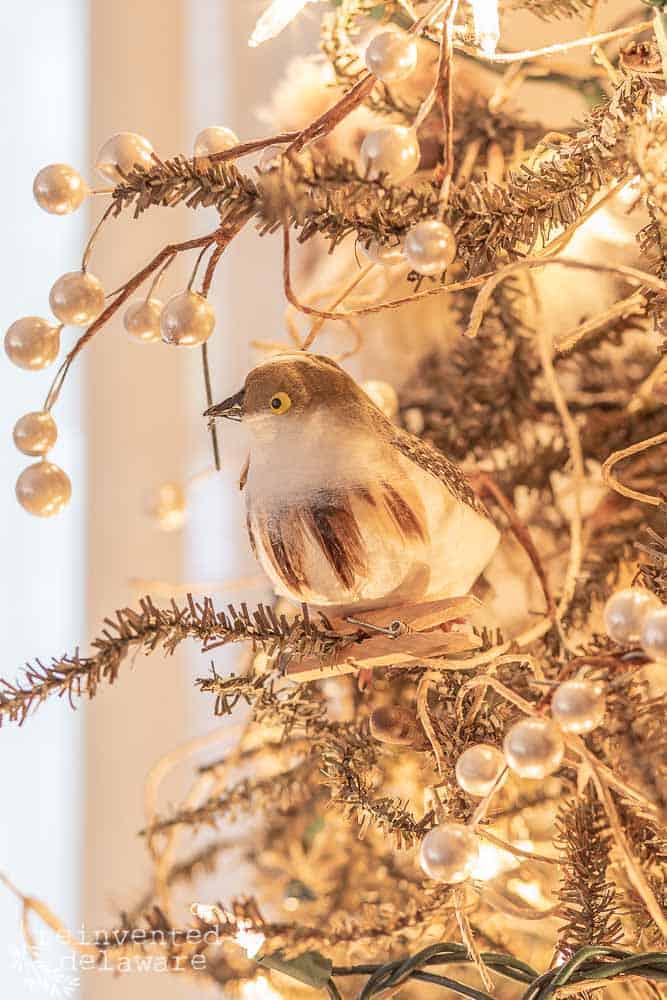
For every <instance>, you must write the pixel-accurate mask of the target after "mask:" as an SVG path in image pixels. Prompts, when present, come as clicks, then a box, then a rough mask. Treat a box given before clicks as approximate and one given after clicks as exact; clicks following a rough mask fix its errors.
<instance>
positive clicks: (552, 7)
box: [509, 0, 591, 21]
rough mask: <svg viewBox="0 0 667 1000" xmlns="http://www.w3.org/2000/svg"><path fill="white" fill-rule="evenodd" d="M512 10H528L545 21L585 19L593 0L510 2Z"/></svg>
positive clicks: (528, 0) (526, 0)
mask: <svg viewBox="0 0 667 1000" xmlns="http://www.w3.org/2000/svg"><path fill="white" fill-rule="evenodd" d="M509 6H510V7H511V8H512V10H526V11H529V12H530V13H531V14H535V15H536V16H537V17H540V18H542V20H543V21H551V20H555V19H556V18H569V17H584V16H585V15H586V14H587V13H588V12H589V11H590V8H591V0H509Z"/></svg>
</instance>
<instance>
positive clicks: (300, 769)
mask: <svg viewBox="0 0 667 1000" xmlns="http://www.w3.org/2000/svg"><path fill="white" fill-rule="evenodd" d="M312 779H313V763H312V760H310V759H307V760H304V761H301V762H300V763H299V764H296V765H295V766H294V767H292V768H291V769H290V770H288V771H285V772H283V773H282V774H274V775H271V776H270V777H268V778H244V779H243V780H242V781H239V782H238V783H237V784H236V785H233V786H232V787H231V788H228V789H227V791H225V792H224V793H223V794H222V795H216V796H214V797H212V798H210V799H207V800H206V801H205V802H204V803H202V805H200V806H197V807H196V808H192V809H180V810H178V811H177V812H175V813H173V815H171V816H167V817H164V818H161V819H156V820H155V821H154V822H153V823H151V824H150V826H148V827H146V828H145V829H144V830H142V831H141V833H142V835H143V836H145V837H148V838H149V840H150V839H152V838H153V837H155V835H156V834H159V833H165V832H166V831H167V830H170V829H172V828H173V827H174V826H192V827H195V828H199V827H201V826H217V825H218V823H219V822H220V821H221V820H222V819H226V820H230V821H232V822H233V821H234V820H235V819H236V818H237V817H238V816H240V815H243V814H248V813H250V812H251V811H253V812H256V813H257V814H259V813H261V814H270V813H271V812H275V811H282V812H285V811H286V810H288V809H290V808H291V807H292V806H294V805H297V804H298V805H303V804H304V802H305V801H308V800H310V799H312V797H313V787H312V784H311V783H312Z"/></svg>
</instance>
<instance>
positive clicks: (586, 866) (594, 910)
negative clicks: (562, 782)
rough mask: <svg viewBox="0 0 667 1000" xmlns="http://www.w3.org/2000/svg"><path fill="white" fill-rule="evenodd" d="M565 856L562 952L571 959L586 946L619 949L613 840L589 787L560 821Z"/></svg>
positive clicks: (562, 813)
mask: <svg viewBox="0 0 667 1000" xmlns="http://www.w3.org/2000/svg"><path fill="white" fill-rule="evenodd" d="M556 829H557V839H556V846H557V847H558V850H559V852H560V854H561V857H562V862H561V866H560V874H561V886H560V890H559V897H560V901H561V910H562V914H563V917H564V918H565V923H564V924H563V925H562V926H561V928H560V931H559V937H558V949H559V951H560V952H562V953H563V954H564V955H566V956H568V957H570V956H571V955H573V954H574V952H575V951H576V950H577V949H578V948H579V947H581V946H582V945H590V944H607V945H609V944H615V943H616V941H618V940H619V938H620V937H621V935H622V926H621V922H620V920H619V919H618V906H617V902H616V894H615V890H614V887H613V885H612V884H611V883H610V882H608V881H607V869H608V868H609V863H610V849H611V843H612V837H611V834H610V833H609V830H608V829H607V824H606V817H605V813H604V809H603V808H602V806H601V805H600V803H599V802H598V801H597V800H596V799H595V797H594V796H593V793H592V790H591V786H590V784H589V785H588V786H587V788H586V790H585V792H584V794H583V795H582V796H580V797H579V798H578V799H575V800H571V801H569V802H567V803H565V804H564V805H563V806H562V807H561V808H560V810H559V812H558V817H557V820H556Z"/></svg>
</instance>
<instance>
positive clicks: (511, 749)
mask: <svg viewBox="0 0 667 1000" xmlns="http://www.w3.org/2000/svg"><path fill="white" fill-rule="evenodd" d="M503 749H504V751H505V761H506V763H507V765H508V767H510V768H511V769H512V770H513V771H515V772H516V774H518V775H519V776H520V777H521V778H546V777H547V776H548V775H550V774H553V773H554V771H557V770H558V768H559V766H560V762H561V761H562V759H563V754H564V752H565V744H564V743H563V737H562V736H561V734H560V730H559V729H558V726H557V725H556V724H555V723H554V722H551V720H550V719H532V718H531V719H522V720H521V722H517V723H516V724H515V725H513V726H512V728H511V729H510V731H509V732H508V733H507V735H506V737H505V743H504V746H503Z"/></svg>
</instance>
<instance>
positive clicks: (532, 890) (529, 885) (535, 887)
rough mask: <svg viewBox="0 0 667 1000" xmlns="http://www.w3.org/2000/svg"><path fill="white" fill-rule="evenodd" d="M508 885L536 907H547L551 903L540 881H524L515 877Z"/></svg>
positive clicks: (539, 908)
mask: <svg viewBox="0 0 667 1000" xmlns="http://www.w3.org/2000/svg"><path fill="white" fill-rule="evenodd" d="M507 887H508V889H511V890H512V892H514V893H516V895H517V896H519V897H520V898H521V899H523V900H524V901H525V902H526V903H528V904H529V905H530V906H534V907H535V909H538V910H541V909H546V908H547V907H549V905H550V903H549V900H548V899H547V897H546V896H545V895H544V893H543V892H542V887H541V885H540V883H539V882H522V881H521V879H518V878H513V879H510V881H509V882H508V883H507Z"/></svg>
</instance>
